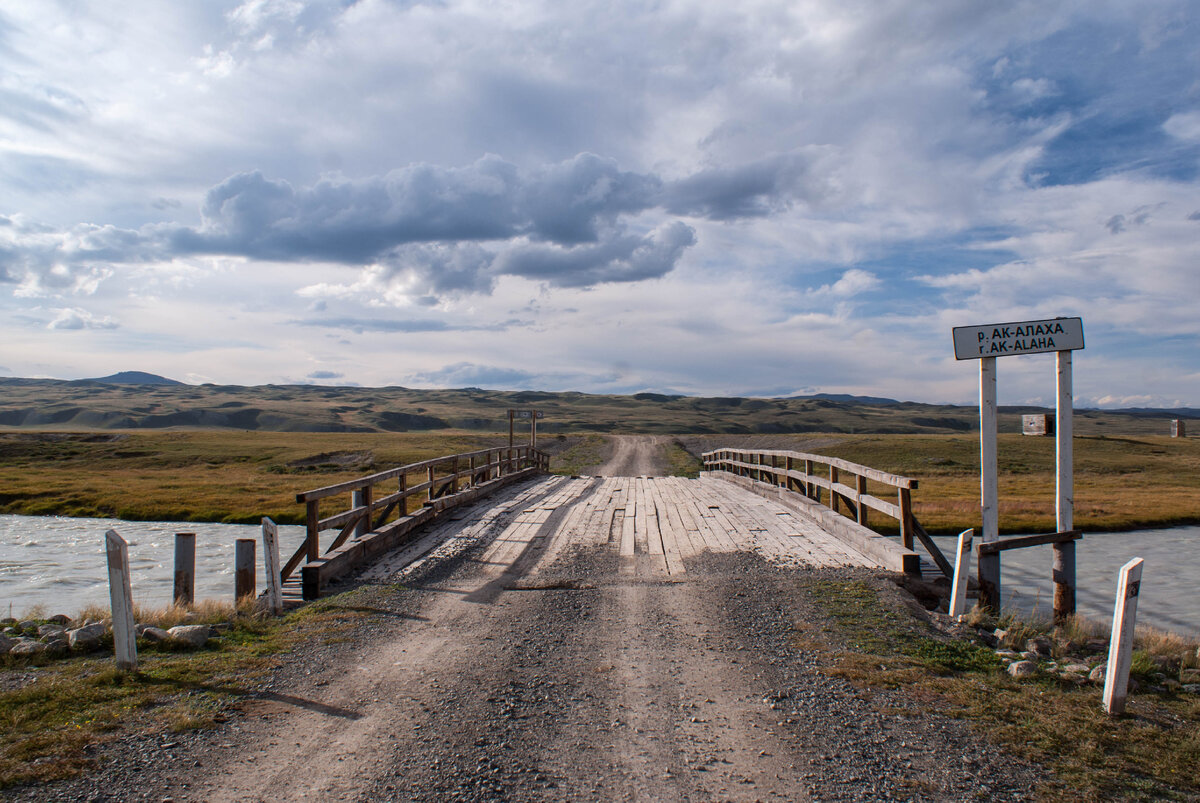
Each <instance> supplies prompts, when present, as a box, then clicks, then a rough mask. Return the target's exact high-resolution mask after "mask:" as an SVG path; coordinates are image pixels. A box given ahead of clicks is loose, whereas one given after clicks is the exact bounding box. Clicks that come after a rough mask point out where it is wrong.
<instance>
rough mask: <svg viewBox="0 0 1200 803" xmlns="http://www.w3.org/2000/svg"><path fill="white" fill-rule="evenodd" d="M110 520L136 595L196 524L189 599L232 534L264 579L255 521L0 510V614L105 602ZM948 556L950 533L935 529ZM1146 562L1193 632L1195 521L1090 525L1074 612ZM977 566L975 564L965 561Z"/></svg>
mask: <svg viewBox="0 0 1200 803" xmlns="http://www.w3.org/2000/svg"><path fill="white" fill-rule="evenodd" d="M109 529H115V530H116V531H117V532H119V533H120V534H121V535H122V537H124V538H125V540H126V541H128V542H129V568H130V574H131V575H132V580H131V582H132V586H133V596H134V599H135V600H136V601H137V602H139V603H142V604H145V605H149V606H160V605H166V604H167V603H169V602H170V601H171V593H172V583H173V576H174V559H175V558H174V555H175V535H174V534H175V533H177V532H194V533H196V598H197V599H206V598H216V599H229V600H232V599H233V550H234V542H235V541H236V540H237V539H239V538H253V539H255V540H256V541H257V542H258V548H257V564H258V574H259V579H258V584H259V589H263V588H265V587H266V585H265V583H266V580H265V575H264V570H263V559H262V537H261V535H262V532H261V528H260V527H258V526H257V525H243V524H204V523H194V522H142V521H138V522H132V521H117V520H114V519H74V518H63V517H55V516H12V515H6V516H5V515H0V616H8V615H9V611H10V610H11V611H12V614H11V615H13V616H20V615H21V614H23V613H25V612H26V611H28V610H29V609H30V608H33V607H34V606H42V607H43V608H44V609H45V613H46V614H47V615H50V614H54V613H65V614H67V615H68V616H73V615H74V614H75V613H77V612H78V611H79V609H80V608H82V607H83V606H85V605H88V604H100V605H105V606H107V605H108V575H107V568H106V563H105V556H104V533H105V531H106V530H109ZM279 535H280V539H279V540H280V548H279V552H280V556H281V557H282V559H284V560H287V558H288V557H289V556H290V555H291V554H292V552H294V551H295V550H296V549H297V548H298V547H299V546H300V544H301V543H302V542H303V541H304V528H303V527H300V526H290V527H280V528H279ZM935 540H937V541H938V543H939V545H940V546H941V547H942V550H943V551H944V552H945V553H946V554H947V555H949V556H953V554H954V548H955V539H954V538H952V537H949V538H947V537H939V538H937V539H935ZM1134 557H1140V558H1143V559H1144V560H1145V561H1146V564H1145V569H1144V572H1143V575H1142V588H1141V594H1140V596H1139V599H1138V612H1137V613H1138V621H1139V622H1140V623H1143V624H1150V625H1154V626H1156V627H1159V628H1162V629H1164V630H1171V631H1174V632H1176V633H1180V634H1182V635H1190V636H1200V594H1197V593H1196V590H1195V589H1196V583H1197V580H1198V579H1200V527H1173V528H1170V529H1166V530H1140V531H1136V532H1127V533H1089V534H1086V535H1085V536H1084V538H1083V540H1082V541H1079V542H1077V546H1076V563H1077V568H1076V579H1077V584H1078V591H1077V594H1076V600H1077V605H1078V608H1079V612H1080V613H1082V614H1084V615H1085V616H1088V617H1089V618H1093V619H1097V620H1100V621H1106V622H1107V621H1111V619H1112V609H1113V595H1114V594H1115V592H1116V586H1117V571H1118V570H1119V569H1120V568H1121V566H1122V565H1123V564H1124V563H1126V562H1127V561H1129V560H1130V559H1131V558H1134ZM1052 562H1053V553H1052V548H1051V547H1050V546H1041V547H1030V548H1028V549H1012V550H1007V551H1005V552H1004V553H1002V557H1001V563H1002V568H1001V580H1000V583H1001V589H1002V598H1003V604H1004V605H1005V606H1006V607H1012V608H1014V609H1016V610H1019V611H1022V612H1024V613H1029V612H1031V611H1034V612H1037V613H1040V614H1043V615H1045V616H1049V615H1050V612H1051V604H1052V602H1053V598H1054V587H1053V584H1052V583H1051V581H1050V567H1051V564H1052ZM972 569H974V567H972Z"/></svg>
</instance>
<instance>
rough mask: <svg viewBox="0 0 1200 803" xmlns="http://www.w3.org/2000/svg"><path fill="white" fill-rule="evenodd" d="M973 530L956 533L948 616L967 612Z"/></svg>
mask: <svg viewBox="0 0 1200 803" xmlns="http://www.w3.org/2000/svg"><path fill="white" fill-rule="evenodd" d="M974 537H975V530H973V529H971V530H963V531H962V532H961V533H959V534H958V558H957V559H956V560H955V562H954V583H953V585H952V586H951V588H950V618H951V619H957V618H958V617H960V616H962V615H963V614H964V613H966V612H967V576H968V575H969V574H970V570H971V541H972V540H974Z"/></svg>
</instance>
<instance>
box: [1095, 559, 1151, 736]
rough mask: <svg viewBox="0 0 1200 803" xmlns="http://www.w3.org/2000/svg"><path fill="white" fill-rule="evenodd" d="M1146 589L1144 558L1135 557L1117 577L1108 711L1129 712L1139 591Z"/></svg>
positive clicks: (1106, 678)
mask: <svg viewBox="0 0 1200 803" xmlns="http://www.w3.org/2000/svg"><path fill="white" fill-rule="evenodd" d="M1141 586H1142V559H1141V558H1134V559H1133V560H1131V561H1129V562H1128V563H1126V564H1125V565H1124V566H1122V567H1121V571H1120V573H1119V574H1118V575H1117V603H1116V606H1115V607H1114V608H1113V624H1112V640H1111V642H1110V643H1109V645H1108V667H1107V669H1105V671H1104V710H1105V711H1107V712H1108V713H1109V714H1122V713H1124V712H1125V697H1126V695H1127V693H1128V690H1129V665H1130V663H1131V662H1132V660H1133V627H1134V624H1135V622H1136V619H1137V601H1138V592H1139V591H1140V589H1141Z"/></svg>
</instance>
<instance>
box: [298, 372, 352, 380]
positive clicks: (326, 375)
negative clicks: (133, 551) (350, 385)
mask: <svg viewBox="0 0 1200 803" xmlns="http://www.w3.org/2000/svg"><path fill="white" fill-rule="evenodd" d="M342 376H344V375H343V374H340V373H338V372H337V371H313V372H312V373H310V374H309V375H308V377H307V378H308V379H341V378H342Z"/></svg>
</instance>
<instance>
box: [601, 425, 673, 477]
mask: <svg viewBox="0 0 1200 803" xmlns="http://www.w3.org/2000/svg"><path fill="white" fill-rule="evenodd" d="M609 437H611V438H612V443H613V454H612V457H610V458H609V459H608V462H607V463H605V464H604V465H602V466H600V467H599V468H597V469H596V471H595V474H596V476H600V477H662V476H666V475H667V474H668V473H669V471H668V468H667V457H666V454H665V453H664V449H665V447H666V443H667V439H666V438H665V437H663V436H662V435H611V436H609Z"/></svg>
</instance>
